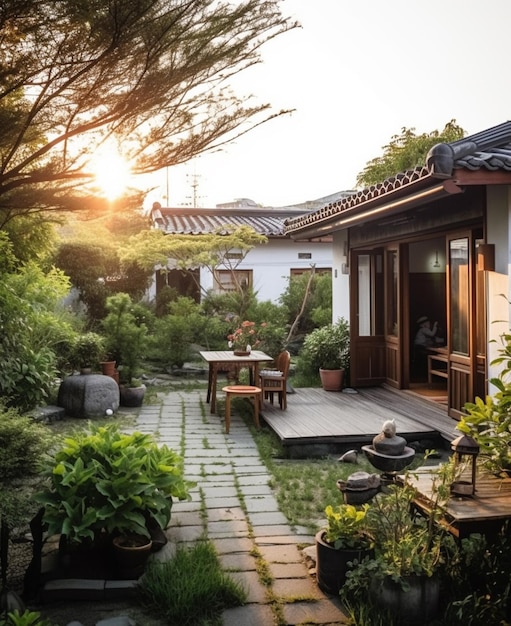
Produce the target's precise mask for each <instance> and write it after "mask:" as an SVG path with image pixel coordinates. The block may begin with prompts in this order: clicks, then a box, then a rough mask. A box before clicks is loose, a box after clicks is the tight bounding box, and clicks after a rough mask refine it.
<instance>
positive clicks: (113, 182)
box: [91, 148, 131, 200]
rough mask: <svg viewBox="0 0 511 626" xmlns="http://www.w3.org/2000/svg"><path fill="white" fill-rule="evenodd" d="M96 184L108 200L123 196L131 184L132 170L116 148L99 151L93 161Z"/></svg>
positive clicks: (92, 169)
mask: <svg viewBox="0 0 511 626" xmlns="http://www.w3.org/2000/svg"><path fill="white" fill-rule="evenodd" d="M91 171H92V174H93V176H94V184H95V186H96V187H98V188H99V189H100V190H101V192H102V194H103V195H104V196H105V197H106V198H108V200H114V199H115V198H118V197H119V196H121V195H122V194H123V193H124V191H125V190H126V188H127V187H128V186H129V179H130V176H131V171H130V168H129V165H128V163H127V162H126V161H125V160H124V159H123V158H122V157H121V155H120V154H119V153H118V152H117V150H115V148H110V149H104V150H102V151H101V152H97V153H96V155H95V156H94V159H93V160H92V161H91Z"/></svg>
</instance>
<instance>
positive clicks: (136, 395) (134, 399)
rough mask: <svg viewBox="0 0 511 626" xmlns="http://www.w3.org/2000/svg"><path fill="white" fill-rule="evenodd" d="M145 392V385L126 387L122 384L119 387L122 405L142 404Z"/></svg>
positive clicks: (133, 405) (136, 405)
mask: <svg viewBox="0 0 511 626" xmlns="http://www.w3.org/2000/svg"><path fill="white" fill-rule="evenodd" d="M145 392H146V387H145V385H141V386H140V387H126V386H124V385H121V386H120V387H119V398H120V403H121V406H128V407H138V406H142V403H143V402H144V396H145Z"/></svg>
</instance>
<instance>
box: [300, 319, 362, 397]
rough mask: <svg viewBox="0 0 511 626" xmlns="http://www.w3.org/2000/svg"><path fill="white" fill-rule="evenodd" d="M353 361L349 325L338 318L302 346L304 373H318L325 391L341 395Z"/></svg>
mask: <svg viewBox="0 0 511 626" xmlns="http://www.w3.org/2000/svg"><path fill="white" fill-rule="evenodd" d="M349 360H350V332H349V324H348V322H347V321H346V320H345V319H344V318H342V317H341V318H339V319H338V321H337V322H336V323H335V324H327V325H326V326H322V327H321V328H316V329H314V330H313V331H312V332H311V333H310V334H309V335H307V337H305V340H304V342H303V346H302V350H301V352H300V357H299V367H300V370H301V371H305V372H306V373H311V374H314V373H316V372H318V371H319V375H320V377H321V381H322V385H323V389H325V391H339V390H340V389H342V387H343V384H344V375H345V372H346V370H347V369H348V367H349Z"/></svg>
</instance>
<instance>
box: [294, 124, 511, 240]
mask: <svg viewBox="0 0 511 626" xmlns="http://www.w3.org/2000/svg"><path fill="white" fill-rule="evenodd" d="M462 169H465V170H467V171H478V170H487V171H497V170H502V171H506V172H511V122H505V123H504V124H500V125H498V126H494V127H493V128H489V129H487V130H485V131H482V132H480V133H477V134H475V135H471V136H469V137H465V138H463V139H460V140H459V141H454V142H452V143H444V144H437V145H436V146H434V147H433V148H432V149H431V150H430V152H429V154H428V156H427V159H426V165H425V166H424V167H418V168H416V169H414V170H410V171H408V172H403V173H401V174H397V175H396V176H393V177H391V178H388V179H386V180H384V181H383V182H382V183H378V184H377V185H372V186H371V187H367V188H366V189H362V190H361V191H358V192H357V193H355V194H353V195H350V196H348V197H346V198H342V199H341V200H339V201H337V202H332V203H330V204H328V205H326V206H324V207H323V208H321V209H319V210H317V211H314V212H313V213H309V214H307V215H300V216H297V217H294V218H290V219H289V220H288V221H287V222H286V228H285V232H286V233H287V234H295V233H298V232H299V231H302V230H305V229H310V228H314V227H315V226H320V225H321V224H326V223H327V222H331V221H332V220H333V219H335V218H336V217H337V216H342V215H343V214H349V213H350V212H352V211H357V210H358V209H362V208H363V207H366V206H367V205H369V204H371V205H373V204H376V203H377V204H379V205H382V204H384V203H385V202H387V201H390V200H395V199H396V198H404V197H406V196H407V195H409V194H411V193H412V191H413V192H416V191H419V190H421V189H426V188H427V187H431V186H433V185H435V184H437V183H438V181H439V180H444V179H447V178H452V177H453V176H455V175H456V171H459V170H462Z"/></svg>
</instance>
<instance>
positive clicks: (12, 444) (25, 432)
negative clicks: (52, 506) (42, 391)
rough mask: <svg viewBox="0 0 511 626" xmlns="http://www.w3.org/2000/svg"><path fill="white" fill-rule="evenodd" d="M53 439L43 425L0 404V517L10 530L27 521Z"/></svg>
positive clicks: (32, 508) (34, 507)
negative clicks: (42, 462)
mask: <svg viewBox="0 0 511 626" xmlns="http://www.w3.org/2000/svg"><path fill="white" fill-rule="evenodd" d="M52 441H53V438H52V436H51V434H50V432H49V430H48V429H47V428H46V426H44V425H43V424H40V423H38V422H36V421H34V420H33V419H32V418H31V417H28V416H26V415H20V413H19V412H18V411H17V410H16V409H13V408H6V407H5V406H4V405H2V404H1V403H0V517H1V518H2V520H3V521H5V522H6V523H7V525H8V526H10V527H12V526H15V525H17V524H19V523H22V522H28V520H29V519H30V517H31V516H32V515H33V514H34V513H35V512H36V510H37V506H36V505H35V504H33V503H32V498H31V496H32V494H33V492H34V490H35V487H36V485H35V482H36V481H35V480H34V479H33V478H32V477H39V472H40V469H41V459H42V457H43V455H44V453H45V452H46V451H47V450H48V449H49V448H50V447H51V443H52Z"/></svg>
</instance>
